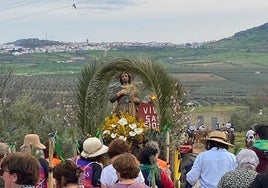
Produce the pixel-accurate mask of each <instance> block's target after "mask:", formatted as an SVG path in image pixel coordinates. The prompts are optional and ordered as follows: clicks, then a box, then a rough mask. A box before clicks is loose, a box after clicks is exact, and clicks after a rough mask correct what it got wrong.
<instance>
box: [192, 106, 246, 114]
mask: <svg viewBox="0 0 268 188" xmlns="http://www.w3.org/2000/svg"><path fill="white" fill-rule="evenodd" d="M244 108H247V107H245V106H224V105H215V106H201V107H197V108H195V109H194V110H193V112H199V113H200V112H226V111H228V112H232V111H237V110H241V109H244Z"/></svg>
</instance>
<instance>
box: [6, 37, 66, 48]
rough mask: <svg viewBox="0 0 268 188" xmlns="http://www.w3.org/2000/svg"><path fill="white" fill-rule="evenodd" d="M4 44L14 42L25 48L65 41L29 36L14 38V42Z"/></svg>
mask: <svg viewBox="0 0 268 188" xmlns="http://www.w3.org/2000/svg"><path fill="white" fill-rule="evenodd" d="M6 44H15V45H16V46H23V47H25V48H36V47H42V46H52V45H61V44H66V43H64V42H59V41H53V40H40V39H38V38H29V39H19V40H16V41H15V42H9V43H6Z"/></svg>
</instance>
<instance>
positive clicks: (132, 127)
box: [128, 123, 137, 130]
mask: <svg viewBox="0 0 268 188" xmlns="http://www.w3.org/2000/svg"><path fill="white" fill-rule="evenodd" d="M128 126H129V127H130V128H131V129H132V130H133V129H135V128H137V125H136V124H135V123H132V124H129V125H128Z"/></svg>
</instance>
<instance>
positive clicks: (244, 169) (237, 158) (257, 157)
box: [0, 125, 268, 188]
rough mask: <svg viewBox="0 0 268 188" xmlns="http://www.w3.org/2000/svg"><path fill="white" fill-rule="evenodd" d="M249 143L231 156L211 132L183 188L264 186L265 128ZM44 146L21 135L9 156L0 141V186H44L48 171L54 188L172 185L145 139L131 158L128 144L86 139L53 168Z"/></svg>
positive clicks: (220, 135) (223, 138) (267, 161)
mask: <svg viewBox="0 0 268 188" xmlns="http://www.w3.org/2000/svg"><path fill="white" fill-rule="evenodd" d="M250 132H251V131H250ZM250 132H248V134H249V135H250ZM254 139H255V141H254V143H253V145H252V146H250V147H248V148H245V149H242V150H240V151H239V153H238V154H237V155H234V154H233V153H231V152H229V151H228V149H229V147H233V146H234V145H233V144H231V143H229V142H228V141H227V135H226V134H225V133H224V132H222V131H219V130H215V131H212V132H211V133H210V134H209V136H208V137H206V138H204V139H201V140H200V142H202V143H203V144H204V145H205V147H206V151H204V152H201V153H200V154H198V155H197V157H196V159H195V161H194V162H193V165H192V167H191V168H190V170H189V171H188V173H187V174H186V180H187V182H188V185H189V186H190V187H202V188H206V187H207V188H214V187H219V188H224V187H229V188H235V187H241V188H263V187H268V186H267V185H268V125H256V126H255V127H254ZM45 143H46V142H45ZM48 147H49V145H48V144H42V143H41V142H40V139H39V136H38V135H37V134H28V135H26V136H25V137H24V143H23V145H22V146H21V151H20V152H14V153H11V151H10V147H9V145H7V144H6V143H0V164H1V168H0V187H5V188H24V187H29V188H31V187H38V188H47V187H49V184H48V179H49V173H53V182H52V183H53V187H55V188H93V187H101V188H130V187H131V188H145V187H157V188H162V187H163V188H174V187H175V184H174V182H173V181H172V178H171V177H172V173H171V171H170V169H169V164H167V162H165V161H164V160H162V159H160V158H159V154H160V150H159V146H158V143H157V142H155V141H149V142H148V143H146V144H145V145H144V146H143V147H142V148H141V149H140V151H139V152H138V153H135V154H134V153H131V146H130V145H129V144H128V143H127V142H126V141H124V140H121V139H119V138H116V139H114V140H113V141H112V142H111V143H110V144H109V145H108V146H106V145H104V144H103V143H102V141H101V140H100V139H99V138H96V137H90V138H87V139H86V140H84V141H83V142H82V146H81V152H80V153H79V155H77V156H75V157H72V158H68V159H64V160H61V159H59V158H58V157H57V155H56V154H55V153H54V154H53V158H54V160H53V165H52V167H51V166H50V165H49V163H48V161H49V157H48Z"/></svg>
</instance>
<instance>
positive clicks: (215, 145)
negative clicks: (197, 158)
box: [206, 140, 229, 150]
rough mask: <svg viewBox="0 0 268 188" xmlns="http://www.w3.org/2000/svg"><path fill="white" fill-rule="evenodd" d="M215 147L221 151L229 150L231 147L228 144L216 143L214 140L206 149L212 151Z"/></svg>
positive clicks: (209, 141)
mask: <svg viewBox="0 0 268 188" xmlns="http://www.w3.org/2000/svg"><path fill="white" fill-rule="evenodd" d="M213 147H216V148H217V149H220V148H224V149H226V150H228V149H229V146H228V145H227V144H224V143H220V142H216V141H214V140H208V141H207V144H206V149H207V150H210V149H211V148H213Z"/></svg>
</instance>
